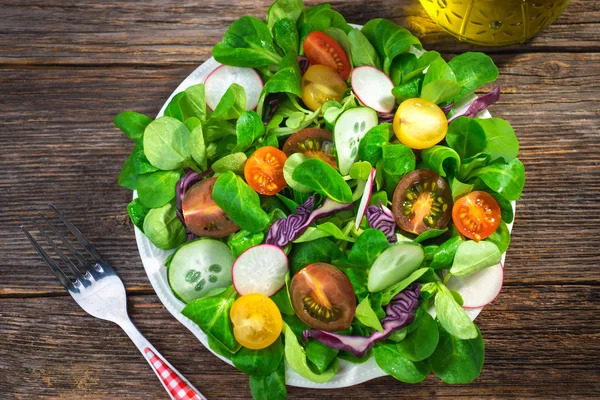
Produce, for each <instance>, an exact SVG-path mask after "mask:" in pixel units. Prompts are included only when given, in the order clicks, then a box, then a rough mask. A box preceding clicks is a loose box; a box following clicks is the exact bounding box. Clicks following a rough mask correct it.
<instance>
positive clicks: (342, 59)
mask: <svg viewBox="0 0 600 400" xmlns="http://www.w3.org/2000/svg"><path fill="white" fill-rule="evenodd" d="M302 48H303V49H304V53H305V54H306V58H308V60H309V61H310V63H311V64H313V65H315V64H321V65H327V66H328V67H331V68H333V69H335V70H336V71H337V72H338V73H339V74H340V76H341V77H342V79H343V80H346V79H348V77H349V76H350V62H349V61H348V56H347V55H346V52H344V49H342V48H341V47H340V45H339V44H338V43H337V42H336V41H335V40H334V39H333V38H332V37H331V36H329V35H327V34H325V33H323V32H319V31H314V32H311V33H309V34H308V36H307V37H306V39H304V42H302Z"/></svg>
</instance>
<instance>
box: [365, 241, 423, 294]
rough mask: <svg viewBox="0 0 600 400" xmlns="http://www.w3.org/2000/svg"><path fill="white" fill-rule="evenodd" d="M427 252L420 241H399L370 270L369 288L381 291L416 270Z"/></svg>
mask: <svg viewBox="0 0 600 400" xmlns="http://www.w3.org/2000/svg"><path fill="white" fill-rule="evenodd" d="M424 259H425V252H424V251H423V247H421V245H419V244H418V243H399V244H397V245H395V246H392V247H390V248H389V249H387V250H386V251H384V252H383V253H381V255H380V256H379V257H377V260H375V262H374V263H373V266H372V267H371V269H370V270H369V278H368V280H367V289H369V292H380V291H382V290H384V289H387V288H388V287H390V286H392V285H395V284H396V283H398V282H400V281H401V280H402V279H404V278H407V277H408V276H409V275H410V274H412V273H413V272H415V271H416V270H417V269H418V268H419V267H420V266H421V264H422V263H423V260H424Z"/></svg>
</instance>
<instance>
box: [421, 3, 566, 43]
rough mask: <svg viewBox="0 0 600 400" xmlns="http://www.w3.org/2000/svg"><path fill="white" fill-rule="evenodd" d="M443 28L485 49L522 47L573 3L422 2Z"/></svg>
mask: <svg viewBox="0 0 600 400" xmlns="http://www.w3.org/2000/svg"><path fill="white" fill-rule="evenodd" d="M420 1H421V4H422V5H423V7H425V10H427V13H428V14H429V15H430V16H431V18H433V19H434V20H435V21H436V22H437V23H438V24H439V25H440V26H441V27H442V28H444V29H445V30H447V31H448V32H449V33H451V34H452V35H454V36H456V37H457V38H458V39H460V40H464V41H467V42H471V43H475V44H480V45H484V46H504V45H509V44H515V43H522V42H524V41H525V40H527V39H529V38H531V37H533V36H535V35H536V34H537V33H538V32H540V31H541V30H542V29H544V28H546V27H547V26H548V25H550V24H551V23H552V22H554V20H555V19H556V18H558V16H559V15H560V14H561V12H562V11H563V10H564V9H565V7H566V6H567V5H568V4H569V1H570V0H420Z"/></svg>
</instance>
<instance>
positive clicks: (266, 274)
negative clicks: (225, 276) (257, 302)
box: [231, 244, 288, 296]
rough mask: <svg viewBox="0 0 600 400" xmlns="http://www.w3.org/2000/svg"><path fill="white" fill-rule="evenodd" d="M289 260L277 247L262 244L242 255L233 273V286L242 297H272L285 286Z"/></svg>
mask: <svg viewBox="0 0 600 400" xmlns="http://www.w3.org/2000/svg"><path fill="white" fill-rule="evenodd" d="M287 273H288V258H287V256H286V255H285V253H284V252H283V250H281V249H280V248H279V247H277V246H273V245H272V244H261V245H258V246H254V247H251V248H249V249H248V250H246V251H245V252H243V253H242V254H240V256H239V257H238V258H237V260H235V262H234V263H233V270H232V271H231V274H232V278H233V286H234V287H235V290H236V291H237V292H238V293H239V294H240V295H242V296H243V295H245V294H250V293H260V294H264V295H265V296H272V295H274V294H275V293H277V292H278V291H279V289H281V288H282V287H283V286H284V285H285V276H286V274H287Z"/></svg>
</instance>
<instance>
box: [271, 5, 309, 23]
mask: <svg viewBox="0 0 600 400" xmlns="http://www.w3.org/2000/svg"><path fill="white" fill-rule="evenodd" d="M303 10H304V1H302V0H276V1H274V2H273V4H271V6H270V7H269V10H268V11H267V26H268V27H269V29H273V27H274V26H275V24H276V23H277V21H279V20H281V19H289V20H291V21H292V22H294V23H296V21H297V20H298V18H299V17H300V15H301V14H302V11H303Z"/></svg>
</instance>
